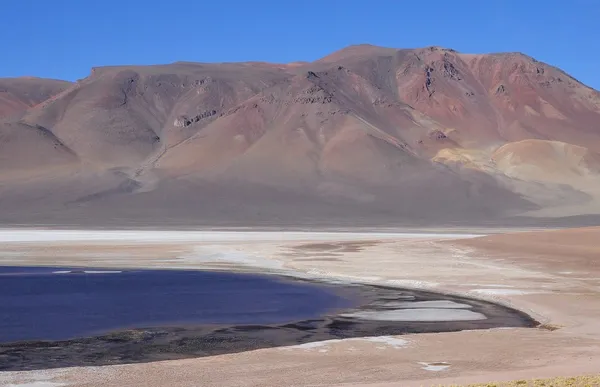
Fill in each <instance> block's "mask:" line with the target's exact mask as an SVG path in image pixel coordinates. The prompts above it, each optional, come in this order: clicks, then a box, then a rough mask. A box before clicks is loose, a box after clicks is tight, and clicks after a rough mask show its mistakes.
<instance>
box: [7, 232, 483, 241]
mask: <svg viewBox="0 0 600 387" xmlns="http://www.w3.org/2000/svg"><path fill="white" fill-rule="evenodd" d="M478 236H482V235H476V234H436V233H391V232H387V233H386V232H374V233H367V232H363V233H359V232H302V231H290V232H286V231H282V232H274V231H266V232H263V231H175V230H170V231H154V230H153V231H150V230H144V231H137V230H40V229H37V230H32V229H0V242H44V241H46V242H59V241H61V242H66V241H69V242H74V241H96V242H100V241H102V242H125V241H143V242H146V243H151V242H183V241H186V242H227V241H247V240H261V241H283V240H310V241H315V240H352V241H354V240H357V239H364V240H367V239H369V240H372V239H400V238H440V239H454V238H474V237H478Z"/></svg>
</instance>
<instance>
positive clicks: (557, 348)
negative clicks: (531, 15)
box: [0, 227, 600, 387]
mask: <svg viewBox="0 0 600 387" xmlns="http://www.w3.org/2000/svg"><path fill="white" fill-rule="evenodd" d="M483 231H485V232H482V231H478V230H469V229H461V230H460V232H456V231H448V230H430V231H429V232H426V231H423V230H421V231H420V232H419V233H407V232H394V231H389V230H388V231H386V232H352V230H345V231H344V232H316V231H310V232H309V231H307V232H275V231H268V232H267V231H261V232H257V231H256V232H251V231H248V230H227V231H208V230H199V231H185V232H177V231H149V230H145V231H131V230H128V231H106V230H104V231H102V230H95V231H85V230H62V231H58V230H41V229H39V230H36V229H18V230H17V229H5V230H1V231H0V241H1V242H2V243H1V245H0V246H1V247H0V265H20V266H23V265H48V266H71V267H72V266H78V267H79V266H84V267H115V268H157V267H160V268H182V269H190V270H193V269H202V270H206V269H218V270H242V271H249V272H259V273H269V272H271V273H277V274H286V275H296V276H300V277H311V278H319V279H323V280H326V281H332V280H333V281H347V282H357V283H371V284H384V285H387V286H397V287H400V288H416V289H427V290H433V291H436V292H442V293H450V294H459V295H466V296H469V297H473V298H479V299H485V300H491V301H494V302H497V303H501V304H505V305H508V306H511V307H513V308H516V309H519V310H521V311H524V312H526V313H528V314H529V315H530V316H532V317H533V318H535V319H536V320H537V321H538V322H539V323H540V325H539V326H538V327H536V328H500V329H489V330H473V331H461V332H452V333H435V334H408V335H402V336H395V337H376V338H363V339H360V338H357V339H348V340H332V341H326V342H317V343H310V344H303V345H297V346H288V347H278V348H267V349H260V350H255V351H249V352H241V353H235V354H227V355H219V356H212V357H204V358H196V359H184V360H172V361H159V362H150V363H143V364H127V365H114V366H102V367H73V368H62V369H52V370H36V371H19V372H3V373H0V385H3V386H12V387H61V386H90V387H91V386H94V387H97V386H98V387H104V386H106V387H108V386H111V387H113V386H114V387H117V386H132V387H133V386H140V387H142V386H165V385H172V386H190V387H191V386H265V385H281V386H284V385H286V386H299V385H303V386H306V385H310V386H331V385H336V386H429V385H452V384H461V385H464V384H470V383H487V382H491V381H498V382H501V381H510V380H526V379H532V378H552V377H571V376H580V375H597V374H598V373H599V372H600V324H598V320H599V318H600V265H599V264H598V262H599V259H600V258H599V257H600V244H598V243H597V241H598V238H600V227H587V228H573V229H563V230H501V231H502V232H501V233H497V232H490V230H483Z"/></svg>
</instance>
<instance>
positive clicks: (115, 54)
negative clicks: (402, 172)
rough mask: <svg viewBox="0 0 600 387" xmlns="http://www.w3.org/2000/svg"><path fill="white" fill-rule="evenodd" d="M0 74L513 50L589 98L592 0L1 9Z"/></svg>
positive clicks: (594, 57) (593, 52)
mask: <svg viewBox="0 0 600 387" xmlns="http://www.w3.org/2000/svg"><path fill="white" fill-rule="evenodd" d="M0 2H1V5H0V15H1V16H2V27H3V28H2V31H3V34H2V39H1V47H2V54H3V55H2V56H1V57H0V77H9V76H23V75H34V76H40V77H51V78H61V79H69V80H75V79H77V78H82V77H85V76H87V75H88V74H89V70H90V68H91V67H93V66H101V65H111V64H153V63H169V62H174V61H178V60H186V61H198V62H221V61H246V60H262V61H273V62H290V61H296V60H307V61H311V60H315V59H318V58H320V57H322V56H324V55H326V54H328V53H331V52H332V51H335V50H337V49H340V48H342V47H345V46H348V45H351V44H359V43H370V44H375V45H381V46H388V47H397V48H411V47H424V46H430V45H438V46H444V47H450V48H454V49H456V50H458V51H461V52H471V53H484V52H498V51H522V52H524V53H526V54H528V55H531V56H533V57H535V58H536V59H538V60H541V61H544V62H548V63H550V64H553V65H556V66H558V67H561V68H562V69H563V70H565V71H567V72H568V73H570V74H571V75H573V76H575V77H576V78H578V79H580V80H581V81H583V82H584V83H587V84H588V85H590V86H592V87H595V88H596V89H600V0H568V1H567V0H545V1H540V0H450V1H448V0H428V1H427V0H422V1H418V0H409V1H405V0H386V1H378V0H370V1H365V0H296V1H292V0H278V1H275V0H255V1H252V0H245V1H242V0H217V1H213V0H168V1H156V0H155V1H152V0H148V1H144V0H95V1H94V0H0Z"/></svg>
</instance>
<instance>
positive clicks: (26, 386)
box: [6, 382, 66, 387]
mask: <svg viewBox="0 0 600 387" xmlns="http://www.w3.org/2000/svg"><path fill="white" fill-rule="evenodd" d="M60 386H66V384H64V383H54V382H32V383H21V384H7V385H6V387H60Z"/></svg>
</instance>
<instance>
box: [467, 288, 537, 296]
mask: <svg viewBox="0 0 600 387" xmlns="http://www.w3.org/2000/svg"><path fill="white" fill-rule="evenodd" d="M471 292H473V293H479V294H486V295H489V296H519V295H523V294H529V293H531V292H526V291H523V290H519V289H473V290H471Z"/></svg>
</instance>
